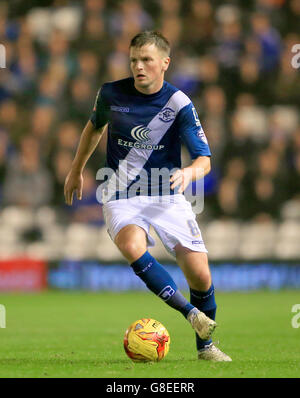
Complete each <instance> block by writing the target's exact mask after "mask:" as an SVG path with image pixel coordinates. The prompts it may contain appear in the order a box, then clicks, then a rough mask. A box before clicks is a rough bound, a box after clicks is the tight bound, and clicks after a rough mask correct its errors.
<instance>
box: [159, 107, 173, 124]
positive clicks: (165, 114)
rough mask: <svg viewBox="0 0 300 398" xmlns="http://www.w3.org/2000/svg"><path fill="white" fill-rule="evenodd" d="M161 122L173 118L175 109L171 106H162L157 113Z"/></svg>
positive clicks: (169, 120) (166, 121)
mask: <svg viewBox="0 0 300 398" xmlns="http://www.w3.org/2000/svg"><path fill="white" fill-rule="evenodd" d="M158 117H159V119H160V120H161V121H162V122H165V123H168V122H171V121H172V120H174V119H175V111H173V109H171V108H164V109H163V110H162V111H161V112H159V115H158Z"/></svg>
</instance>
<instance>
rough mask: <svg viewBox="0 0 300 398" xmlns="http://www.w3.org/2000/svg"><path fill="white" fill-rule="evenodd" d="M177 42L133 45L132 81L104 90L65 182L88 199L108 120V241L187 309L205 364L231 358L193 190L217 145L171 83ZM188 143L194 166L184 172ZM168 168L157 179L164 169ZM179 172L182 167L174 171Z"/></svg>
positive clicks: (156, 37) (156, 38) (142, 36)
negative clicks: (169, 265)
mask: <svg viewBox="0 0 300 398" xmlns="http://www.w3.org/2000/svg"><path fill="white" fill-rule="evenodd" d="M169 64H170V45H169V43H168V41H167V39H166V38H165V37H164V36H162V35H161V34H160V33H158V32H155V31H145V32H141V33H139V34H138V35H136V36H135V37H134V38H133V39H132V41H131V43H130V67H131V71H132V74H133V77H130V78H127V79H122V80H119V81H115V82H109V83H105V84H104V85H103V86H102V88H101V89H100V90H99V92H98V95H97V98H96V102H95V107H94V110H93V112H92V115H91V118H90V120H89V121H88V123H87V125H86V126H85V128H84V130H83V132H82V135H81V139H80V142H79V145H78V148H77V152H76V155H75V158H74V161H73V164H72V168H71V170H70V172H69V174H68V176H67V178H66V182H65V198H66V203H67V204H69V205H71V204H72V198H73V193H74V192H75V191H76V192H77V197H78V198H79V199H81V195H82V184H83V177H82V172H83V169H84V166H85V164H86V162H87V160H88V159H89V157H90V156H91V154H92V153H93V151H94V149H95V148H96V146H97V144H98V142H99V140H100V138H101V136H102V134H103V132H104V130H105V127H106V125H107V124H108V142H107V159H106V164H107V166H108V167H109V168H110V169H111V170H112V171H113V174H112V175H111V176H110V178H109V179H108V184H107V185H106V186H105V188H103V195H102V196H103V198H106V199H105V201H104V200H103V202H104V205H103V212H104V217H105V221H106V225H107V229H108V232H109V235H110V237H111V239H112V240H113V241H114V243H115V244H116V245H117V247H118V248H119V250H120V251H121V253H122V254H123V255H124V257H125V258H126V259H127V261H128V262H129V264H130V265H131V267H132V269H133V271H134V272H135V273H136V275H138V276H139V277H140V278H141V279H142V280H143V281H144V283H145V284H146V285H147V287H148V288H149V289H150V290H151V291H152V292H154V293H155V294H156V295H157V296H158V297H160V298H161V299H162V300H163V301H165V302H166V303H167V304H168V305H170V306H171V307H173V308H175V309H176V310H178V311H180V312H181V313H182V314H183V316H184V317H185V318H186V319H187V320H188V321H189V322H190V324H191V325H192V327H193V329H194V330H195V332H196V344H197V351H198V358H199V359H206V360H214V361H231V358H230V357H229V356H228V355H226V354H224V353H223V352H222V351H221V350H220V349H219V348H217V347H216V346H215V345H214V343H213V342H212V340H211V335H212V333H213V331H214V329H215V327H216V326H217V324H216V322H215V321H214V319H215V314H216V308H217V306H216V302H215V296H214V286H213V284H212V279H211V273H210V269H209V265H208V259H207V250H206V248H205V245H204V243H203V240H202V237H201V232H200V230H199V227H198V225H197V222H196V218H195V214H194V213H193V211H192V207H191V204H190V203H189V202H188V201H187V200H186V199H185V197H184V195H183V192H184V190H185V189H186V187H187V186H188V185H189V184H190V183H191V182H192V181H195V180H196V179H197V178H198V176H199V170H202V171H203V174H202V175H205V174H207V173H208V172H209V171H210V155H211V153H210V149H209V146H208V144H207V140H206V137H205V135H204V132H203V130H202V127H201V124H200V121H199V119H198V116H197V113H196V110H195V108H194V106H193V104H192V102H191V100H190V99H189V98H188V97H187V96H186V95H185V94H184V93H183V92H182V91H180V90H178V89H177V88H176V87H174V86H172V85H171V84H169V83H168V82H166V81H165V80H164V75H165V72H166V71H167V69H168V67H169ZM181 142H183V143H184V144H185V145H186V146H187V148H188V150H189V152H190V155H191V158H192V164H191V165H190V166H189V167H186V168H183V169H182V168H181V159H180V157H181V156H180V152H181V151H180V149H181ZM158 169H159V170H162V169H164V170H167V171H169V172H170V176H169V177H168V179H167V180H166V179H164V178H163V179H162V180H163V181H161V179H158V181H154V180H153V179H152V177H151V175H152V174H153V173H154V171H157V170H158ZM174 170H175V171H174ZM150 225H152V226H153V228H154V229H155V231H156V232H157V234H158V235H159V237H160V239H161V240H162V242H163V244H164V245H165V247H166V248H167V250H169V251H170V253H172V254H173V255H174V256H175V258H176V261H177V263H178V264H179V266H180V267H181V269H182V271H183V273H184V275H185V277H186V279H187V282H188V285H189V287H190V302H189V301H187V300H186V298H185V297H184V296H183V295H182V294H181V293H180V291H179V290H178V288H177V286H176V284H175V282H174V280H173V279H172V277H171V276H170V275H169V273H168V272H167V271H166V270H165V269H164V267H163V266H162V265H161V264H159V263H158V262H157V261H156V259H155V258H154V257H153V256H151V255H150V253H149V252H148V250H147V247H148V246H151V245H153V244H154V241H153V238H152V237H151V236H150V234H149V227H150Z"/></svg>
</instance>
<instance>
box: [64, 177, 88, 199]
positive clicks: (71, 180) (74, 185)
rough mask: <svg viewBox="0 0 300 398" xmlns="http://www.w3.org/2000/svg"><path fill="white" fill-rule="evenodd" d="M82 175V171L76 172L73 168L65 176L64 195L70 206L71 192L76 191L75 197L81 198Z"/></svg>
mask: <svg viewBox="0 0 300 398" xmlns="http://www.w3.org/2000/svg"><path fill="white" fill-rule="evenodd" d="M82 186H83V177H82V173H76V172H74V171H73V170H71V171H70V172H69V174H68V175H67V177H66V181H65V186H64V195H65V201H66V203H67V205H69V206H71V205H72V203H73V194H74V192H75V191H76V194H77V199H79V200H81V198H82Z"/></svg>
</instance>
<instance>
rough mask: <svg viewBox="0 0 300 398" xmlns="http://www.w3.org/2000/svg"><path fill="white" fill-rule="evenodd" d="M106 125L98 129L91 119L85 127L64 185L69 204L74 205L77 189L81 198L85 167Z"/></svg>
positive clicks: (66, 199)
mask: <svg viewBox="0 0 300 398" xmlns="http://www.w3.org/2000/svg"><path fill="white" fill-rule="evenodd" d="M105 128H106V125H104V126H103V127H101V128H100V129H96V128H95V127H94V125H93V123H92V122H91V121H90V120H89V121H88V122H87V124H86V126H85V128H84V129H83V132H82V134H81V137H80V141H79V144H78V148H77V152H76V155H75V158H74V160H73V162H72V167H71V170H70V171H69V173H68V175H67V177H66V180H65V186H64V195H65V201H66V203H67V204H68V205H70V206H71V205H72V202H73V194H74V192H75V191H76V194H77V198H78V199H79V200H80V199H81V197H82V186H83V177H82V173H83V170H84V167H85V165H86V163H87V161H88V160H89V158H90V156H91V155H92V153H93V152H94V150H95V148H96V147H97V145H98V143H99V141H100V139H101V137H102V135H103V133H104V131H105Z"/></svg>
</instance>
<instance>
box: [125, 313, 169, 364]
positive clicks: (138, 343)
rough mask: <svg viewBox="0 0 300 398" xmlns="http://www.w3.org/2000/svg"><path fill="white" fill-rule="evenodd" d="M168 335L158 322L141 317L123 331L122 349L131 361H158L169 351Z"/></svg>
mask: <svg viewBox="0 0 300 398" xmlns="http://www.w3.org/2000/svg"><path fill="white" fill-rule="evenodd" d="M169 348H170V335H169V333H168V331H167V329H166V328H165V327H164V325H162V324H161V323H160V322H158V321H156V320H155V319H151V318H142V319H139V320H138V321H135V322H133V323H132V324H131V325H130V326H129V328H128V329H127V330H126V332H125V336H124V349H125V352H126V354H127V355H128V357H129V358H130V359H131V360H132V361H133V362H158V361H161V360H162V359H163V358H164V357H165V356H166V355H167V354H168V352H169Z"/></svg>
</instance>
